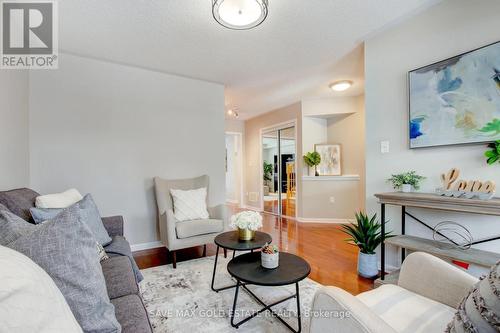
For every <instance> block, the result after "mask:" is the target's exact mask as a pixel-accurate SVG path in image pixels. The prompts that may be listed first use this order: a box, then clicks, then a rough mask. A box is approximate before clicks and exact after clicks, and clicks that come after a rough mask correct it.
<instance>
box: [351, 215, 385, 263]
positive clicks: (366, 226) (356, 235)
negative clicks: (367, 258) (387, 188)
mask: <svg viewBox="0 0 500 333" xmlns="http://www.w3.org/2000/svg"><path fill="white" fill-rule="evenodd" d="M356 221H357V225H352V224H343V225H342V229H343V230H342V231H343V232H344V233H346V234H347V235H349V236H350V237H351V238H348V239H346V241H347V242H354V243H355V244H356V245H357V246H358V247H359V250H360V251H361V252H362V253H365V254H375V250H376V249H377V247H378V246H379V245H380V243H382V231H381V227H382V225H381V224H380V222H379V221H378V220H377V214H374V215H373V216H372V217H371V218H370V217H368V215H367V214H365V213H363V212H357V213H356ZM384 223H386V222H384ZM393 236H394V235H391V232H386V233H385V234H384V238H389V237H393Z"/></svg>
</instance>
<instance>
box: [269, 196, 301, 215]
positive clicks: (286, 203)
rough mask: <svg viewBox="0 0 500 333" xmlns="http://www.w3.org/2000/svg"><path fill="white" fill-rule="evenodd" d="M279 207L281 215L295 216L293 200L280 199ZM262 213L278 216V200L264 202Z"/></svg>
mask: <svg viewBox="0 0 500 333" xmlns="http://www.w3.org/2000/svg"><path fill="white" fill-rule="evenodd" d="M281 207H282V208H281V209H282V210H283V215H286V216H295V199H290V200H287V199H282V200H281ZM264 212H266V213H273V214H278V212H279V209H278V200H272V201H264Z"/></svg>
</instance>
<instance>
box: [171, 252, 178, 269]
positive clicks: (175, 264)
mask: <svg viewBox="0 0 500 333" xmlns="http://www.w3.org/2000/svg"><path fill="white" fill-rule="evenodd" d="M172 267H173V268H174V269H175V268H177V252H176V251H172Z"/></svg>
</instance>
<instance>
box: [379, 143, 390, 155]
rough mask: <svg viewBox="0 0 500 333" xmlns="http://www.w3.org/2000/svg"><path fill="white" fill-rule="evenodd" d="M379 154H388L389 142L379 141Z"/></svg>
mask: <svg viewBox="0 0 500 333" xmlns="http://www.w3.org/2000/svg"><path fill="white" fill-rule="evenodd" d="M380 152H381V153H382V154H387V153H389V141H387V140H386V141H380Z"/></svg>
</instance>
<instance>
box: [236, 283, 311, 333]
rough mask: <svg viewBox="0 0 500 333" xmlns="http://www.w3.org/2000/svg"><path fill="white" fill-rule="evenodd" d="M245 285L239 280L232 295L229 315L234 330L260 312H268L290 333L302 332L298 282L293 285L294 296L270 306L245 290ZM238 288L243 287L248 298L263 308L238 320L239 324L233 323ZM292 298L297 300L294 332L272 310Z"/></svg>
mask: <svg viewBox="0 0 500 333" xmlns="http://www.w3.org/2000/svg"><path fill="white" fill-rule="evenodd" d="M247 285H248V284H242V283H241V282H240V281H239V280H238V282H237V286H236V291H235V294H234V302H233V311H232V313H231V326H233V327H235V328H238V327H240V326H241V325H243V324H244V323H246V322H247V321H249V320H250V319H252V318H255V317H256V316H258V315H259V314H261V313H262V312H264V311H269V312H271V313H272V314H273V316H274V317H275V318H277V319H278V320H279V321H280V322H281V323H282V324H283V325H285V326H286V327H287V328H288V329H289V330H290V331H292V332H294V333H300V332H301V331H302V320H301V316H300V297H299V283H298V282H297V283H295V294H294V295H291V296H288V297H286V298H284V299H281V300H278V301H276V302H274V303H272V304H266V303H264V302H263V301H262V300H261V299H260V298H259V297H257V295H255V294H254V293H253V292H252V291H251V290H250V289H248V288H247ZM239 286H241V287H243V288H244V289H245V291H246V292H247V293H248V294H250V296H252V297H253V298H254V299H255V300H256V301H257V302H258V303H260V304H261V305H262V306H264V307H263V308H261V309H260V310H258V311H256V312H254V313H252V315H250V316H248V317H246V318H244V319H242V320H240V321H239V322H237V323H234V313H235V311H236V302H237V299H238V292H239ZM292 298H297V320H298V330H295V329H294V328H293V327H292V326H290V324H288V323H287V322H286V321H284V320H283V318H281V317H280V316H279V314H278V313H277V312H276V311H274V310H273V309H272V307H273V306H276V305H278V304H280V303H283V302H286V301H288V300H289V299H292Z"/></svg>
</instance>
